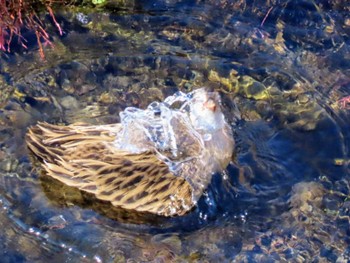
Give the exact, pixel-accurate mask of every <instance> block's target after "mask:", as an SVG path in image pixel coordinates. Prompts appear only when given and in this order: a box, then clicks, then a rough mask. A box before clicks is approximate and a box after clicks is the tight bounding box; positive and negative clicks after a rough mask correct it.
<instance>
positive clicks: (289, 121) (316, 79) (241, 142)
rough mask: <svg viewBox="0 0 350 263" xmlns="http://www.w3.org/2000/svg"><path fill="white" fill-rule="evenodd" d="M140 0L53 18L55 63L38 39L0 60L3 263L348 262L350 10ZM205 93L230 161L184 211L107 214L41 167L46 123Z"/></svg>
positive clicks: (110, 114) (339, 4) (111, 119)
mask: <svg viewBox="0 0 350 263" xmlns="http://www.w3.org/2000/svg"><path fill="white" fill-rule="evenodd" d="M143 2H144V1H140V2H135V1H125V7H124V8H123V9H122V10H119V9H113V10H110V12H98V11H96V12H88V13H86V14H84V13H71V12H68V11H61V13H57V20H58V21H59V22H60V24H61V26H62V27H63V28H64V31H65V34H64V35H63V36H62V37H59V36H58V35H57V32H56V31H55V28H54V27H52V28H51V29H50V28H49V32H50V34H51V35H52V36H53V38H54V43H55V47H54V48H53V49H50V48H49V47H47V48H46V59H47V61H46V62H43V61H41V60H40V58H39V54H38V52H37V50H36V49H37V47H36V44H35V41H32V42H30V43H32V44H30V45H28V46H29V50H27V51H23V50H22V49H21V48H20V47H17V46H16V45H15V44H14V46H13V48H12V51H13V53H10V54H2V55H1V63H0V73H1V78H0V81H1V91H2V92H1V99H0V106H1V110H0V124H1V125H0V145H1V148H0V156H1V157H0V160H1V161H0V226H1V229H2V231H1V233H0V240H1V242H0V256H1V259H2V261H3V262H48V261H50V262H126V261H128V262H196V261H198V262H205V261H208V262H217V261H221V262H231V261H237V262H242V261H243V262H261V261H263V262H265V261H273V260H276V261H288V262H289V261H292V262H295V261H306V262H309V261H315V262H316V261H326V262H327V261H328V262H335V261H337V260H338V262H346V261H348V260H349V257H350V255H349V241H350V239H349V234H348V222H349V221H348V220H349V201H348V195H349V189H350V185H349V143H350V136H349V135H350V133H349V118H350V117H349V103H348V102H347V98H346V97H347V96H349V89H350V79H349V68H350V67H349V65H350V57H349V54H350V53H349V32H350V22H349V21H350V20H349V19H350V18H349V6H348V4H347V3H346V1H299V0H298V1H283V2H282V1H266V2H265V1H159V0H158V1H147V3H143ZM271 8H272V9H271ZM265 17H266V19H264V18H265ZM47 22H48V23H47V24H48V26H49V25H50V23H49V21H47ZM26 37H27V38H28V40H34V39H35V38H34V37H33V35H31V33H30V32H28V33H27V34H26ZM201 86H207V87H210V88H212V89H215V90H217V91H219V92H220V93H221V97H222V102H223V107H224V115H225V117H226V119H227V120H228V121H229V123H230V125H231V127H232V129H233V130H234V135H233V136H234V138H235V141H236V146H235V156H234V158H233V159H232V162H231V164H230V165H229V166H228V167H227V169H226V171H224V172H223V173H221V174H216V175H215V176H214V177H213V179H212V181H211V183H210V185H209V188H208V189H207V191H206V192H205V194H204V196H203V197H202V198H201V199H200V200H199V203H198V206H197V208H196V209H195V210H194V211H192V212H191V213H189V214H187V215H185V216H183V217H176V218H159V217H153V216H142V215H136V214H133V213H129V212H126V211H122V210H118V209H115V210H113V209H111V208H110V207H109V206H108V205H105V204H101V203H98V202H97V201H96V200H94V199H93V198H92V197H91V196H86V195H84V194H83V193H81V192H79V191H76V190H74V189H71V188H68V187H65V186H64V185H61V184H59V183H57V182H55V181H52V180H49V179H48V178H47V177H45V176H43V175H41V174H40V171H39V170H37V169H33V166H32V164H31V162H30V157H29V155H28V151H27V149H26V147H25V143H24V134H25V132H26V129H27V127H28V126H30V125H33V124H35V123H36V122H37V121H48V122H50V123H65V124H68V123H73V122H77V121H83V122H88V123H92V124H104V123H115V122H119V121H120V119H119V115H118V113H119V112H120V111H122V110H124V109H125V108H126V107H137V108H143V109H145V108H146V107H147V105H149V103H151V102H152V101H163V100H164V98H166V97H167V96H169V95H171V94H173V93H174V92H176V91H178V90H181V91H184V92H188V91H190V90H192V89H193V88H195V87H201Z"/></svg>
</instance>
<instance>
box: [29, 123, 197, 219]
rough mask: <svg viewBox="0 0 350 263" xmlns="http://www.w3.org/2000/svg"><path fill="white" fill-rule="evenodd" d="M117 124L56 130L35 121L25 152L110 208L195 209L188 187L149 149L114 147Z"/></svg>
mask: <svg viewBox="0 0 350 263" xmlns="http://www.w3.org/2000/svg"><path fill="white" fill-rule="evenodd" d="M120 129H121V126H120V125H119V124H113V125H101V126H87V125H82V124H79V125H77V124H75V125H69V126H56V125H50V124H47V123H39V124H38V125H36V126H34V127H31V128H30V129H29V131H28V133H27V137H26V140H27V144H28V147H29V149H30V150H31V151H32V152H33V153H34V155H36V156H37V157H39V159H41V162H42V166H43V168H44V169H45V171H46V172H47V174H48V175H50V176H51V177H53V178H55V179H57V180H59V181H61V182H63V183H65V184H67V185H69V186H73V187H77V188H78V189H80V190H83V191H86V192H90V193H93V194H95V195H96V197H97V198H99V199H101V200H105V201H110V202H111V203H112V204H113V205H114V206H119V207H123V208H125V209H132V210H136V211H140V212H150V213H154V214H158V215H164V216H174V215H183V214H185V213H186V212H187V211H188V210H190V209H191V208H192V207H193V206H194V202H193V200H192V189H191V186H190V184H189V183H188V182H187V181H186V180H185V179H184V178H182V177H178V176H175V175H174V174H173V173H171V172H170V171H169V167H168V166H167V165H166V164H165V163H164V162H163V161H161V160H159V159H158V158H157V156H156V155H155V153H153V152H151V151H149V152H144V153H141V154H132V153H128V152H125V151H120V150H118V149H116V148H115V147H114V146H113V143H114V141H115V139H116V135H117V133H118V131H119V130H120Z"/></svg>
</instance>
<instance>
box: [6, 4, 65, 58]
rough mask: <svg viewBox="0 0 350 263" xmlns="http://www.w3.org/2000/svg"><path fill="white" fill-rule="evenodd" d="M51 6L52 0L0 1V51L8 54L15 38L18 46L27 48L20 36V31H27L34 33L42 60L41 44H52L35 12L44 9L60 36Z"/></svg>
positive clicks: (24, 40)
mask: <svg viewBox="0 0 350 263" xmlns="http://www.w3.org/2000/svg"><path fill="white" fill-rule="evenodd" d="M62 3H63V0H62ZM52 4H53V0H48V1H45V2H42V1H38V0H0V50H2V51H7V52H10V51H11V43H12V41H13V40H14V39H15V38H16V39H17V41H18V44H20V45H21V46H22V47H24V48H27V40H26V39H25V38H24V37H23V35H22V30H24V29H27V30H30V31H32V32H34V33H35V36H36V39H37V43H38V46H39V53H40V56H41V57H42V58H44V57H45V55H44V49H43V44H49V45H52V43H51V41H50V36H49V34H48V33H47V31H46V29H45V26H44V25H43V23H42V21H41V19H40V17H39V15H38V13H37V12H38V11H37V10H41V9H43V10H45V9H46V10H47V12H48V13H49V15H50V16H51V18H52V21H53V23H54V24H55V26H56V28H57V29H58V31H59V33H60V35H62V29H61V27H60V25H59V23H58V22H57V21H56V18H55V15H54V13H53V10H52V7H51V6H52Z"/></svg>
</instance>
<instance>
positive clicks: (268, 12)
mask: <svg viewBox="0 0 350 263" xmlns="http://www.w3.org/2000/svg"><path fill="white" fill-rule="evenodd" d="M272 8H273V6H271V7H270V8H269V10H268V11H267V13H266V15H265V17H264V19H263V21H262V22H261V24H260V26H261V27H262V26H263V25H264V23H265V21H266V19H267V17H268V16H269V14H270V12H271V11H272Z"/></svg>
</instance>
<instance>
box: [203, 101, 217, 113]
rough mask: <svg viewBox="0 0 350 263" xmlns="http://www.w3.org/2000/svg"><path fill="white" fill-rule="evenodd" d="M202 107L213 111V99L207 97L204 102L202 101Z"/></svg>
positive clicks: (214, 105)
mask: <svg viewBox="0 0 350 263" xmlns="http://www.w3.org/2000/svg"><path fill="white" fill-rule="evenodd" d="M203 105H204V107H206V108H207V109H209V110H211V111H213V112H215V111H216V103H215V101H214V100H213V99H208V100H207V101H206V102H204V104H203Z"/></svg>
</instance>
